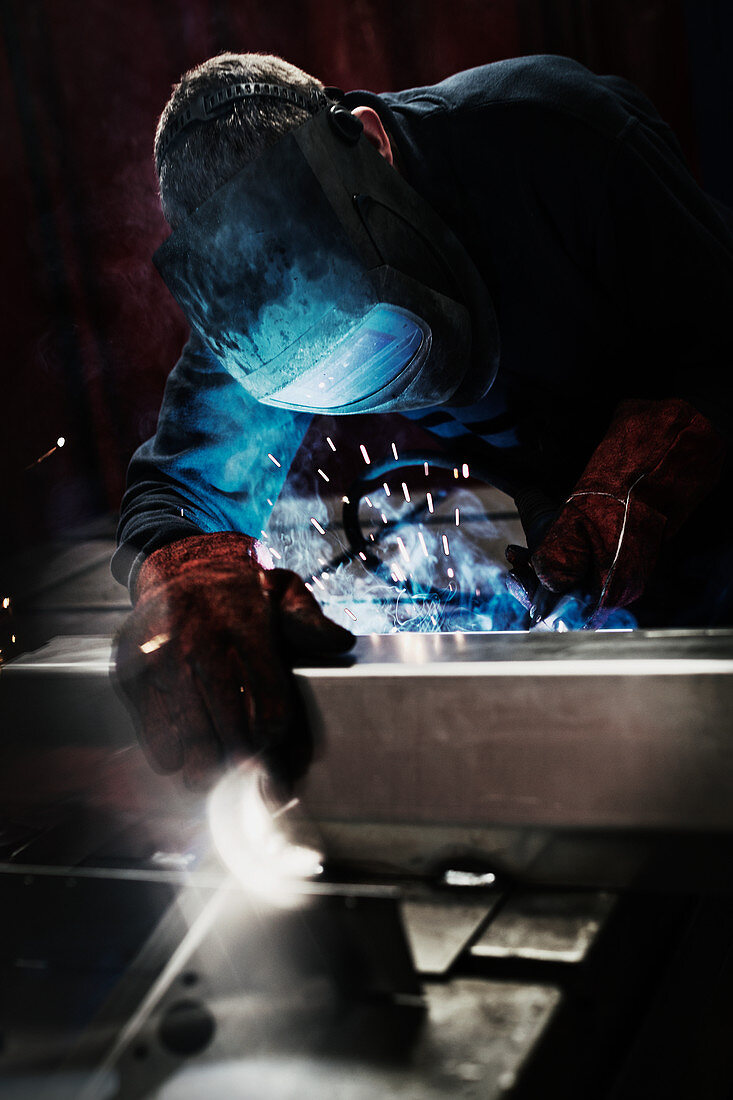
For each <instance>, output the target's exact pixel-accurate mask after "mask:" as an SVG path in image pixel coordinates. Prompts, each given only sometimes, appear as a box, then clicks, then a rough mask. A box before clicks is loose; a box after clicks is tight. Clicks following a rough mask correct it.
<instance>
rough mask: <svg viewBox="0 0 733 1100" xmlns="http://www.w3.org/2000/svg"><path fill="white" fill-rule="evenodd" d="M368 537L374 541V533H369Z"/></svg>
mask: <svg viewBox="0 0 733 1100" xmlns="http://www.w3.org/2000/svg"><path fill="white" fill-rule="evenodd" d="M369 538H370V539H371V541H372V542H374V535H373V534H371V533H370V535H369Z"/></svg>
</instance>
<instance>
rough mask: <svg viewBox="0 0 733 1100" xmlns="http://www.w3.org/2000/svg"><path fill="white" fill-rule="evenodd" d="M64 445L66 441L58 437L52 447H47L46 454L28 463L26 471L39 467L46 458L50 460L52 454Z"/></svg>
mask: <svg viewBox="0 0 733 1100" xmlns="http://www.w3.org/2000/svg"><path fill="white" fill-rule="evenodd" d="M65 443H66V440H65V439H64V437H63V436H62V435H60V436H59V437H58V439H57V440H56V442H55V444H54V445H53V447H49V449H48V450H47V451H46V453H45V454H42V455H41V457H40V458H37V459H36V460H35V462H29V463H28V465H27V466H26V467H25V468H26V470H32V469H33V467H34V466H39V465H40V463H41V462H45V460H46V459H47V458H50V457H51V455H52V454H54V453H55V452H56V451H57V450H58V449H59V447H63V446H64V444H65Z"/></svg>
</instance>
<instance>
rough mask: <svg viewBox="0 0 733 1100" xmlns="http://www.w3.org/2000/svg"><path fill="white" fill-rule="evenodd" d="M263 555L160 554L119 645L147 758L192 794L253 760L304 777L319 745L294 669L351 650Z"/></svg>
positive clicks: (125, 686) (122, 683)
mask: <svg viewBox="0 0 733 1100" xmlns="http://www.w3.org/2000/svg"><path fill="white" fill-rule="evenodd" d="M256 549H257V547H256V543H255V541H254V540H253V539H251V538H250V537H249V536H247V535H240V534H236V533H232V532H225V533H220V534H208V535H196V536H193V537H189V538H184V539H181V540H178V541H176V542H173V543H171V544H170V545H168V546H165V547H162V548H161V549H159V550H156V551H155V552H154V553H152V554H151V555H150V556H149V557H148V558H147V559H146V560H145V562H144V563H143V565H142V566H141V568H140V569H139V571H138V574H137V578H136V580H135V583H134V586H133V590H132V596H133V600H134V604H135V607H134V610H133V612H132V613H131V615H130V616H129V617H128V619H127V621H126V622H125V624H124V625H123V627H122V628H121V630H120V631H119V632H118V635H117V637H116V641H115V667H116V682H117V685H118V687H119V689H120V691H121V693H122V695H123V698H124V700H125V701H126V703H127V704H128V707H129V709H130V710H131V712H132V715H133V718H134V720H135V723H136V727H137V732H138V737H139V739H140V742H141V744H142V746H143V748H144V749H145V751H146V754H147V756H148V759H149V760H150V762H151V764H152V765H153V767H154V768H155V769H156V770H158V771H161V772H175V771H182V772H183V775H184V779H185V781H186V783H187V784H188V785H189V786H191V787H203V786H206V785H208V783H209V782H210V781H211V780H212V779H213V778H214V777H215V776H216V774H217V772H218V770H219V769H220V768H221V767H222V766H223V765H225V764H226V763H230V762H233V761H236V760H238V759H242V758H244V757H252V756H256V757H257V758H258V759H259V760H260V761H261V762H262V763H263V764H264V765H265V766H266V768H267V770H268V772H269V773H270V774H271V775H272V776H274V777H275V778H276V779H279V780H280V781H281V782H283V783H284V784H288V783H289V782H291V781H292V780H294V779H297V778H298V777H299V776H300V775H302V774H303V772H304V771H305V769H306V768H307V766H308V764H309V762H310V757H311V752H312V742H311V738H310V735H309V732H308V728H307V724H306V722H305V719H304V715H303V714H302V712H301V708H300V705H299V700H298V696H297V693H296V691H295V689H294V684H293V681H292V676H291V673H290V665H291V662H292V660H293V658H294V657H295V656H297V655H298V654H299V653H300V654H308V655H312V654H313V653H314V652H315V653H318V652H321V653H342V652H344V651H345V650H347V649H349V648H350V646H351V645H352V644H353V640H354V639H353V637H352V635H351V634H350V633H349V632H348V631H347V630H344V629H343V627H340V626H338V625H337V624H336V623H333V622H331V621H330V620H329V619H327V618H326V617H325V616H324V615H323V613H322V612H321V610H320V608H319V606H318V604H317V603H316V601H315V599H314V598H313V596H312V595H311V594H310V592H309V591H308V590H307V589H306V588H305V585H304V584H303V582H302V581H301V580H300V578H299V577H297V576H296V575H295V573H291V572H290V571H288V570H285V569H270V570H267V569H264V568H263V567H262V566H261V565H260V564H259V562H258V560H257V556H256Z"/></svg>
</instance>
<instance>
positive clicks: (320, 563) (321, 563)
mask: <svg viewBox="0 0 733 1100" xmlns="http://www.w3.org/2000/svg"><path fill="white" fill-rule="evenodd" d="M318 564H319V565H323V566H324V567H325V565H326V559H325V558H321V557H319V558H318Z"/></svg>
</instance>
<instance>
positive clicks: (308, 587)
mask: <svg viewBox="0 0 733 1100" xmlns="http://www.w3.org/2000/svg"><path fill="white" fill-rule="evenodd" d="M305 587H306V588H307V589H308V591H309V592H310V594H311V595H312V596H315V592H314V591H313V585H312V584H308V581H306V582H305Z"/></svg>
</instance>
